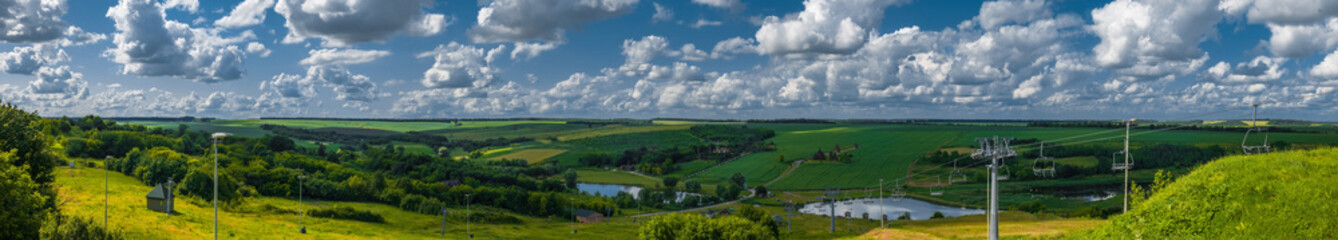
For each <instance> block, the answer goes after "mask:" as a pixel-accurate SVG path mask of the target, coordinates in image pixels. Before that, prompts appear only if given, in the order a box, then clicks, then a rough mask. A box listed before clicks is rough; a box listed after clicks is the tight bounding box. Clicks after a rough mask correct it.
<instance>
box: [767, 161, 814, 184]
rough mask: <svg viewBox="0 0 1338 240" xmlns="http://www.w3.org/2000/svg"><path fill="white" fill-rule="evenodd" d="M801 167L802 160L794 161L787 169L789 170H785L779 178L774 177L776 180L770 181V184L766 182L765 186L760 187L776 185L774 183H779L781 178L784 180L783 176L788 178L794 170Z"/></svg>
mask: <svg viewBox="0 0 1338 240" xmlns="http://www.w3.org/2000/svg"><path fill="white" fill-rule="evenodd" d="M803 165H804V160H799V161H794V164H793V165H790V168H789V169H785V172H784V173H781V175H780V176H776V178H774V179H771V181H770V182H767V184H762V186H771V184H772V183H776V181H780V180H781V178H785V176H789V175H790V173H791V172H794V170H795V169H799V166H803Z"/></svg>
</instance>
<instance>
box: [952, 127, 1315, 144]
mask: <svg viewBox="0 0 1338 240" xmlns="http://www.w3.org/2000/svg"><path fill="white" fill-rule="evenodd" d="M962 130H965V131H966V133H965V134H963V135H962V136H961V137H959V138H957V140H954V141H953V142H952V143H951V144H949V146H952V147H975V146H977V145H979V144H978V143H976V140H975V138H978V137H994V136H999V137H1011V138H1014V139H1028V138H1035V139H1038V140H1041V141H1047V140H1055V139H1062V138H1067V137H1072V136H1078V135H1085V136H1083V137H1080V138H1074V139H1066V140H1064V142H1074V141H1079V140H1088V139H1096V138H1109V139H1105V140H1102V141H1093V142H1091V143H1122V142H1123V141H1124V138H1123V136H1124V130H1123V129H1100V128H1039V127H979V128H974V127H969V128H963V129H962ZM1089 134H1090V135H1089ZM1130 134H1131V136H1130V141H1133V142H1134V144H1140V145H1141V144H1149V143H1151V144H1156V143H1174V144H1195V145H1213V144H1217V145H1224V146H1230V145H1232V144H1235V145H1239V144H1240V141H1241V140H1242V138H1244V137H1245V131H1244V130H1241V131H1240V132H1217V131H1177V130H1172V131H1157V132H1150V131H1149V130H1146V129H1143V130H1132V131H1130ZM1255 137H1258V138H1257V139H1256V138H1255ZM1268 140H1269V141H1286V142H1292V143H1301V144H1338V138H1335V137H1334V136H1333V135H1332V134H1324V133H1269V134H1268ZM1251 141H1259V142H1262V141H1263V136H1258V135H1255V134H1251Z"/></svg>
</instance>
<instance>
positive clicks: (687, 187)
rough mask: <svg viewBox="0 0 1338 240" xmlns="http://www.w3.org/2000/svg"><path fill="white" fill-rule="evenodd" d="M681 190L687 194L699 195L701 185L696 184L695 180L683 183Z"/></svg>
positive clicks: (699, 183)
mask: <svg viewBox="0 0 1338 240" xmlns="http://www.w3.org/2000/svg"><path fill="white" fill-rule="evenodd" d="M683 190H684V191H688V192H694V193H700V192H701V191H702V183H701V182H697V180H687V181H684V182H683Z"/></svg>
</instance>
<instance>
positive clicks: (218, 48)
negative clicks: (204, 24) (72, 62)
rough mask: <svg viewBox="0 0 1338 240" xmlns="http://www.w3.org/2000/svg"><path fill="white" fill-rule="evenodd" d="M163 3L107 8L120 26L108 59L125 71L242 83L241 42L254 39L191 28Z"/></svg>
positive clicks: (142, 1)
mask: <svg viewBox="0 0 1338 240" xmlns="http://www.w3.org/2000/svg"><path fill="white" fill-rule="evenodd" d="M163 7H164V6H163V5H160V4H157V3H154V2H152V1H148V0H122V1H121V2H120V3H119V4H117V5H116V6H113V7H111V9H108V10H107V17H108V18H111V19H112V20H113V21H115V22H116V33H115V34H114V35H113V36H114V37H113V38H114V39H113V40H112V42H113V43H115V44H116V48H112V49H108V50H107V51H106V52H104V53H103V56H105V57H108V58H110V59H111V60H112V61H113V62H116V63H119V64H121V65H122V67H121V73H122V74H130V75H139V76H166V77H175V78H182V79H193V80H196V81H200V82H219V81H226V80H235V79H240V78H241V77H242V74H243V72H244V70H242V64H243V60H244V59H245V53H244V51H242V49H240V48H238V47H237V45H236V44H238V43H240V42H243V41H246V40H248V39H253V38H255V34H254V33H251V32H249V31H248V32H243V34H242V36H240V37H236V38H223V37H219V36H218V31H216V30H210V29H198V28H191V27H190V26H189V25H186V24H185V23H181V22H177V21H171V20H167V19H166V18H164V13H163V9H164V8H163Z"/></svg>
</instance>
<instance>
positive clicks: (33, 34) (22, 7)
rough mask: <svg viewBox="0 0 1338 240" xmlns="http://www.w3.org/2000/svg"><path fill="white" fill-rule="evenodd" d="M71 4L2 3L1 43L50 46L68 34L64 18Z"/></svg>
mask: <svg viewBox="0 0 1338 240" xmlns="http://www.w3.org/2000/svg"><path fill="white" fill-rule="evenodd" d="M68 9H69V4H67V3H66V2H65V1H63V0H9V1H0V29H2V30H4V31H0V41H4V42H10V43H28V42H46V41H51V40H55V39H57V38H60V37H61V34H63V33H65V31H66V30H65V28H66V26H67V24H66V23H65V21H64V20H61V19H60V17H61V16H62V15H65V12H66V11H67V10H68Z"/></svg>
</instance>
